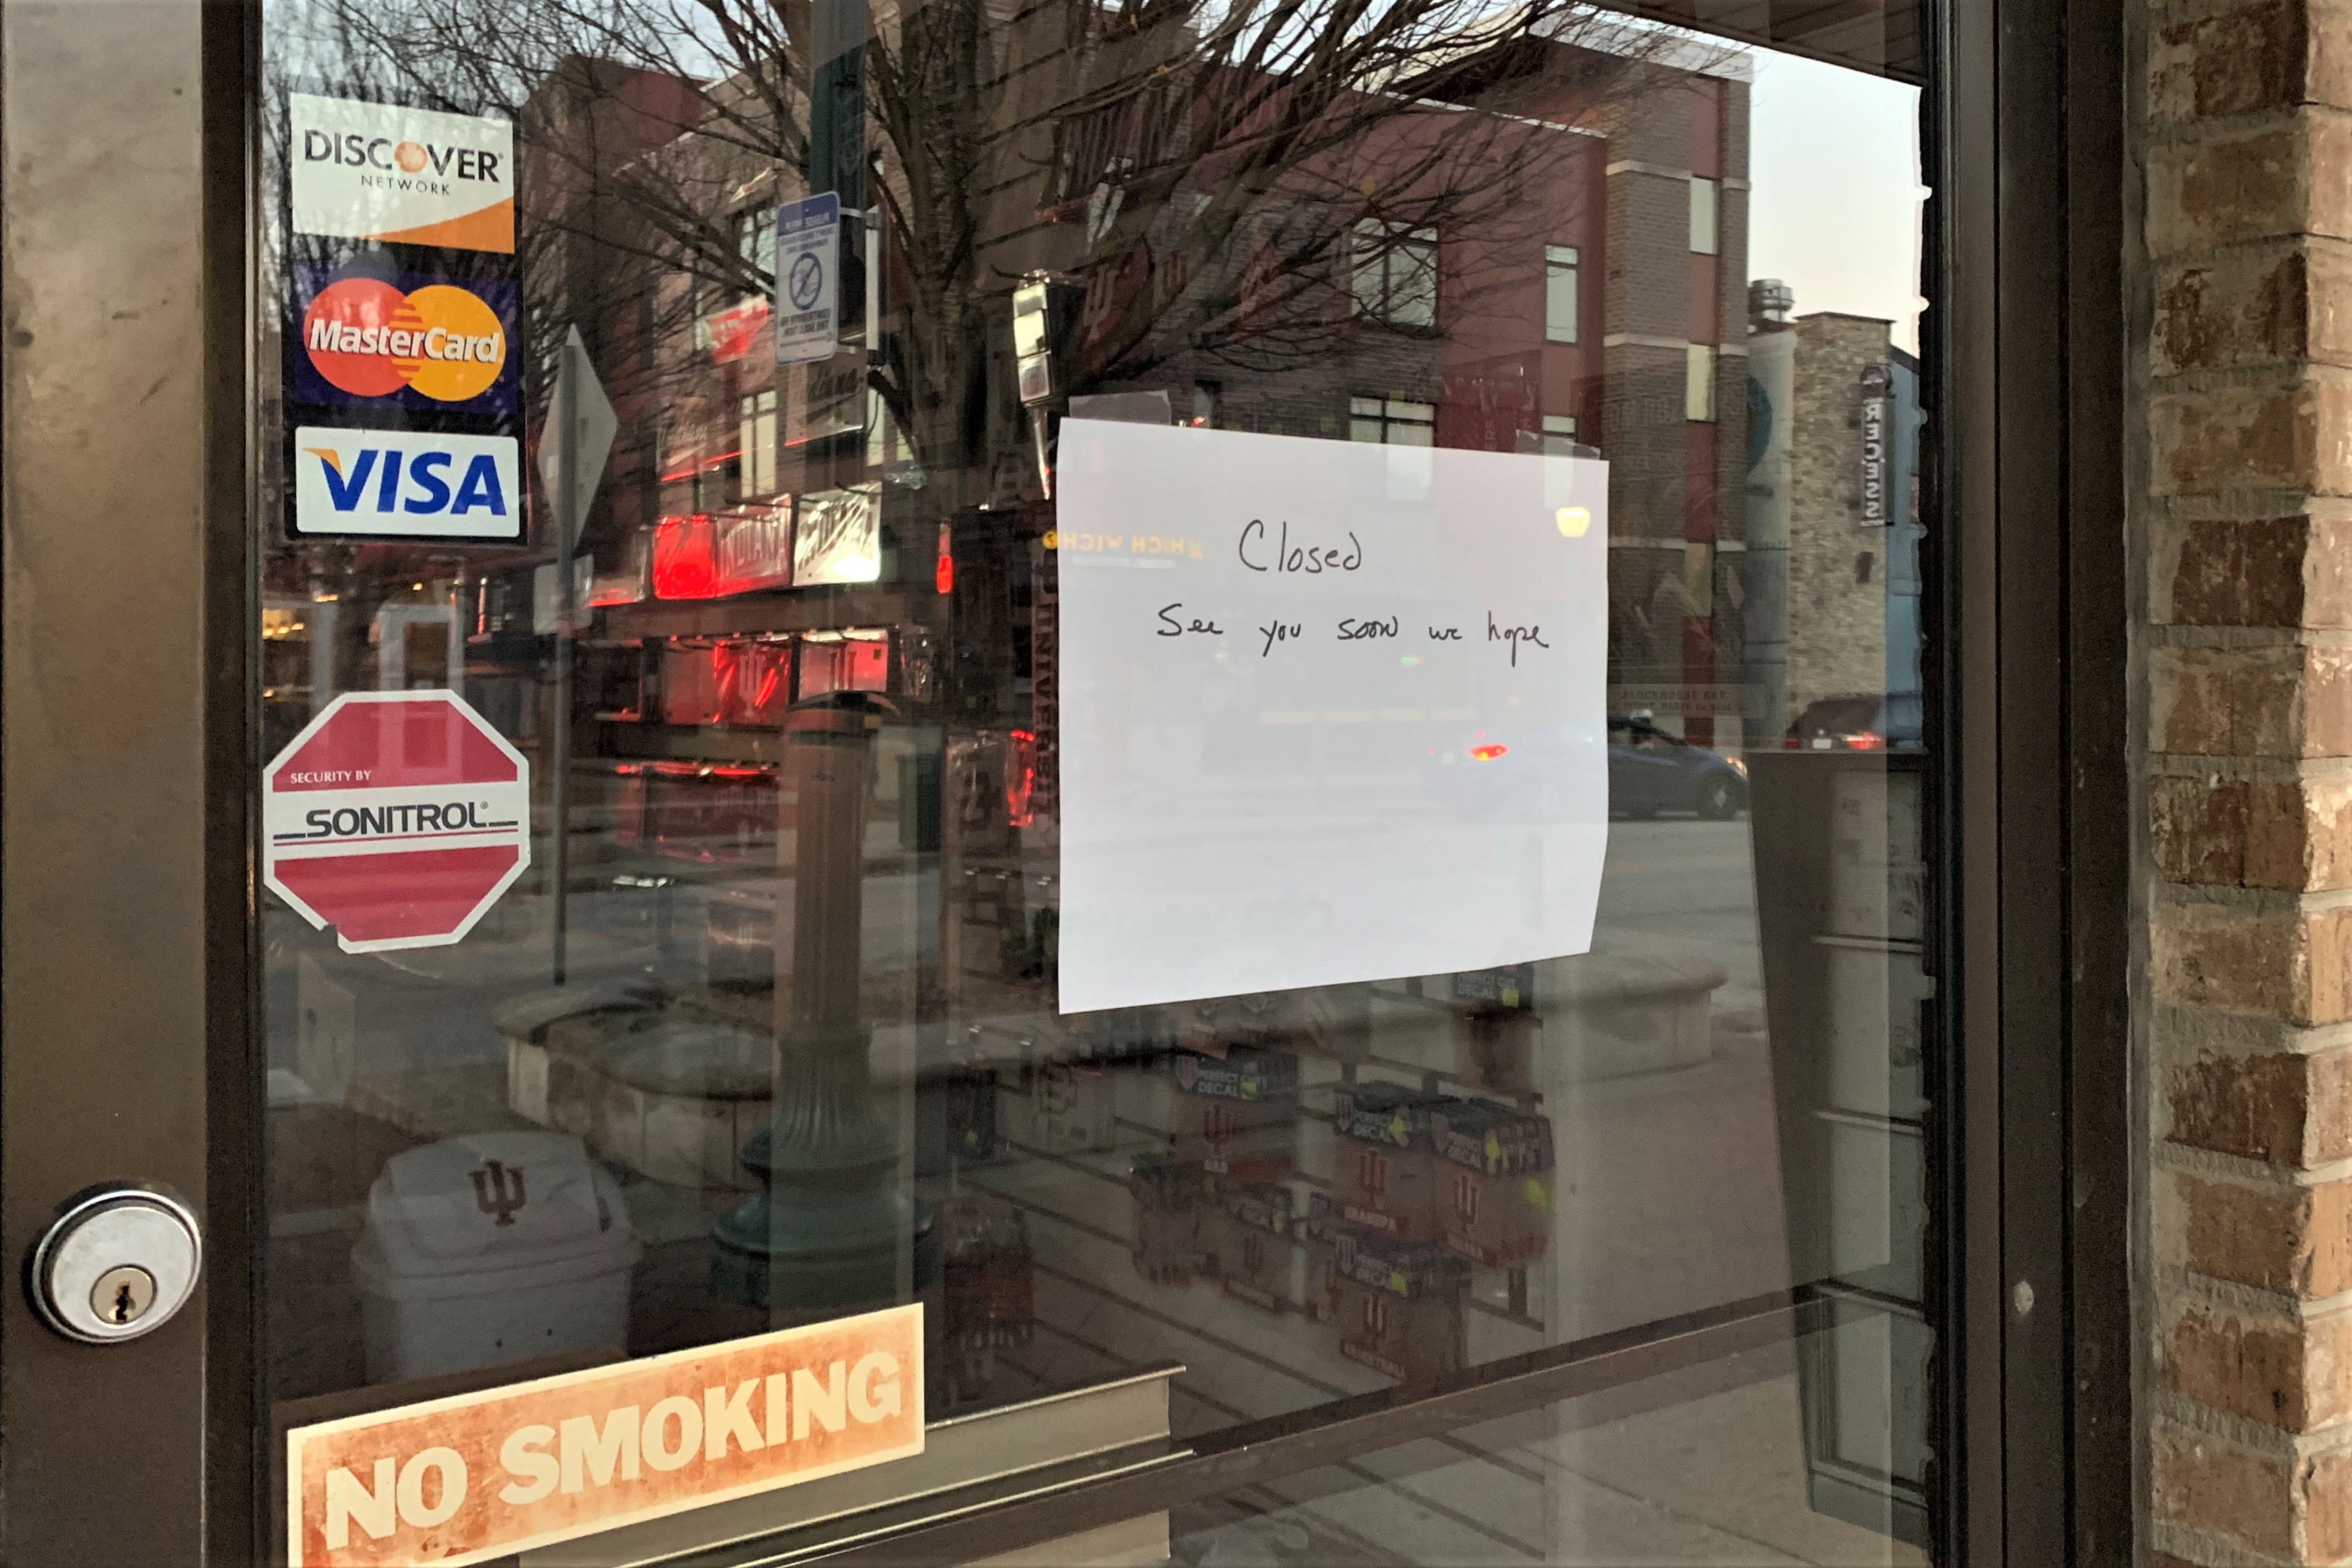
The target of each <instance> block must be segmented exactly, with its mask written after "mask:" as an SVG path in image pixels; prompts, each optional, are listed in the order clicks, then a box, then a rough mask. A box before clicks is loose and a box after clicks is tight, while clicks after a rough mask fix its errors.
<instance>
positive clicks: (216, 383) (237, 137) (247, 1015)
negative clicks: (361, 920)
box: [202, 0, 275, 1563]
mask: <svg viewBox="0 0 2352 1568" xmlns="http://www.w3.org/2000/svg"><path fill="white" fill-rule="evenodd" d="M203 11H204V43H203V49H204V62H205V64H204V86H203V92H204V105H203V110H204V133H205V148H204V178H205V214H204V225H205V256H204V267H205V319H206V336H207V340H208V341H209V343H210V344H211V345H212V347H211V349H210V351H208V352H207V354H206V356H205V362H206V376H207V382H208V394H207V400H206V408H205V426H206V434H205V448H206V453H205V463H206V466H205V496H206V510H207V516H206V518H205V580H204V583H203V587H202V593H203V596H204V615H205V653H206V655H207V656H206V664H207V678H206V682H205V786H206V787H205V797H206V802H207V815H208V818H209V821H208V822H207V824H206V830H205V831H206V837H207V844H206V852H205V861H206V867H207V870H206V873H205V950H206V967H207V969H208V971H209V973H210V977H211V978H210V989H209V993H208V994H209V999H208V1003H207V1006H206V1008H205V1033H206V1040H205V1063H206V1067H207V1077H208V1082H207V1084H206V1090H205V1106H206V1115H205V1124H206V1132H207V1140H208V1141H207V1159H206V1162H205V1163H206V1175H205V1210H206V1213H207V1215H208V1217H209V1222H210V1225H211V1228H212V1253H213V1258H212V1268H213V1270H214V1272H213V1283H212V1300H213V1301H214V1302H215V1310H214V1312H213V1313H212V1316H211V1318H210V1319H209V1320H208V1322H207V1324H206V1329H207V1333H206V1335H205V1554H206V1560H207V1561H209V1562H215V1563H247V1562H256V1563H257V1562H261V1561H264V1560H265V1559H266V1552H267V1546H268V1530H269V1522H270V1519H271V1510H270V1507H269V1499H270V1495H271V1485H270V1474H271V1471H270V1460H271V1455H270V1441H269V1439H270V1437H271V1435H272V1433H273V1432H274V1430H275V1428H274V1427H273V1426H272V1424H271V1423H270V1421H269V1420H268V1370H267V1360H266V1357H267V1355H268V1345H267V1344H266V1343H264V1340H263V1335H264V1333H266V1332H267V1331H266V1325H267V1324H268V1321H269V1307H268V1261H269V1259H268V1251H269V1241H268V1238H269V1221H268V1214H267V1212H266V1198H267V1194H268V1184H267V1181H266V1179H265V1176H264V1172H265V1170H266V1168H267V1162H268V1156H269V1124H268V1095H267V1092H266V1088H265V1085H266V1083H267V1082H268V1071H267V1062H266V1060H265V1058H266V1046H265V1044H264V1041H263V1037H262V1027H261V1026H262V1020H263V1019H264V1018H265V1016H266V1011H265V1007H264V1003H263V1000H262V976H261V956H260V952H259V944H260V930H261V925H260V911H259V908H258V906H257V902H256V889H257V885H258V879H257V874H256V868H255V864H254V859H255V856H254V848H253V846H254V845H255V843H256V842H257V833H256V826H257V824H256V822H255V820H254V813H255V808H256V805H257V802H256V800H255V794H256V786H257V781H258V780H259V779H260V777H261V758H260V754H259V747H260V744H261V683H260V674H259V669H258V664H259V661H258V660H257V658H256V657H255V656H254V650H255V644H256V642H257V637H258V629H259V627H260V624H261V614H260V572H259V565H258V560H257V544H256V530H255V528H253V526H252V519H253V518H255V517H258V516H259V507H260V483H261V478H260V471H259V466H258V465H257V464H255V463H254V462H253V461H252V460H251V457H252V450H251V440H252V432H253V428H254V423H253V422H254V419H255V416H256V411H257V408H258V407H259V403H258V396H259V390H258V389H259V368H258V366H257V363H256V356H257V353H258V351H259V345H260V333H259V331H258V330H257V328H258V323H259V320H260V316H259V311H260V309H261V304H260V299H259V289H260V277H259V267H258V257H259V246H258V245H257V242H256V234H257V224H258V214H257V212H256V210H255V202H256V197H257V184H256V181H255V179H254V171H255V169H256V167H257V163H258V158H257V150H258V148H259V146H260V137H261V131H260V115H261V109H262V104H261V93H260V81H261V68H260V66H261V0H205V5H204V7H203Z"/></svg>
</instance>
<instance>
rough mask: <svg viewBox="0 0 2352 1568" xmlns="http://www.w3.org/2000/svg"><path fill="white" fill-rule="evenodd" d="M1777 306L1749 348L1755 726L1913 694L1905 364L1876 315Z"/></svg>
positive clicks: (1915, 538)
mask: <svg viewBox="0 0 2352 1568" xmlns="http://www.w3.org/2000/svg"><path fill="white" fill-rule="evenodd" d="M1779 287H1780V286H1779V285H1777V284H1771V283H1766V284H1760V285H1759V290H1763V289H1777V288H1779ZM1786 303H1787V296H1786V294H1785V293H1782V294H1780V295H1779V296H1778V298H1775V299H1774V300H1772V301H1770V302H1769V304H1770V306H1771V307H1772V308H1770V309H1769V311H1768V312H1767V313H1766V319H1759V321H1758V322H1757V324H1756V335H1755V337H1754V338H1753V339H1752V340H1751V354H1750V361H1751V363H1752V365H1753V366H1754V371H1755V377H1756V385H1755V387H1754V389H1753V392H1752V395H1753V396H1754V397H1756V398H1757V399H1759V404H1758V411H1757V419H1758V430H1759V434H1760V435H1761V436H1762V437H1763V439H1762V441H1761V442H1760V443H1759V448H1758V450H1757V451H1756V452H1755V454H1754V458H1755V464H1754V468H1753V471H1752V472H1751V474H1750V476H1749V486H1748V535H1749V542H1750V544H1751V545H1752V546H1753V547H1754V553H1753V555H1752V556H1751V557H1750V558H1749V560H1748V567H1749V573H1748V590H1749V592H1750V596H1751V603H1752V606H1753V616H1752V619H1751V626H1752V629H1753V631H1754V632H1755V633H1756V635H1755V639H1754V641H1753V643H1751V646H1750V653H1751V657H1750V660H1749V663H1748V670H1747V678H1748V684H1749V686H1750V695H1751V698H1752V699H1753V702H1752V706H1751V709H1750V720H1751V722H1752V723H1753V724H1755V725H1757V726H1758V727H1761V728H1762V729H1763V730H1764V731H1765V732H1766V733H1768V734H1777V733H1780V731H1781V730H1783V729H1785V727H1787V726H1788V725H1789V724H1790V721H1792V720H1793V719H1794V718H1795V717H1796V716H1798V715H1799V714H1801V713H1802V712H1803V711H1804V709H1805V708H1806V706H1808V705H1810V704H1812V703H1814V702H1818V701H1820V700H1821V699H1822V698H1824V697H1833V696H1850V695H1877V694H1881V693H1893V694H1916V693H1917V692H1918V690H1919V657H1920V647H1921V641H1920V627H1919V620H1918V614H1919V564H1918V543H1919V538H1920V537H1921V533H1922V529H1921V528H1920V525H1919V520H1918V507H1917V495H1916V485H1915V483H1914V479H1913V476H1914V475H1915V474H1916V468H1917V461H1916V455H1917V433H1918V427H1919V423H1920V415H1919V401H1918V384H1919V381H1918V361H1916V360H1915V359H1913V358H1912V357H1911V356H1910V355H1908V354H1906V353H1905V352H1904V351H1903V350H1900V349H1897V348H1895V347H1894V346H1893V344H1892V343H1891V342H1890V341H1889V340H1888V329H1889V326H1890V323H1889V322H1887V321H1885V320H1882V319H1876V318H1872V317H1863V316H1846V315H1839V314H1836V313H1833V312H1826V311H1824V312H1820V313H1816V314H1814V315H1811V316H1805V317H1801V318H1799V319H1796V320H1795V321H1793V322H1792V321H1788V320H1783V319H1773V318H1777V317H1780V316H1782V315H1784V314H1785V307H1786Z"/></svg>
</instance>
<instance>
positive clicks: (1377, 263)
mask: <svg viewBox="0 0 2352 1568" xmlns="http://www.w3.org/2000/svg"><path fill="white" fill-rule="evenodd" d="M1355 269H1356V314H1357V315H1359V316H1360V317H1362V318H1364V319H1366V320H1368V321H1381V322H1385V323H1386V324H1387V325H1389V326H1391V327H1434V326H1436V325H1437V231H1436V230H1435V229H1415V228H1406V227H1403V226H1402V225H1395V224H1384V223H1381V222H1379V221H1378V220H1376V219H1367V220H1365V221H1364V222H1362V223H1360V224H1358V225H1356V247H1355Z"/></svg>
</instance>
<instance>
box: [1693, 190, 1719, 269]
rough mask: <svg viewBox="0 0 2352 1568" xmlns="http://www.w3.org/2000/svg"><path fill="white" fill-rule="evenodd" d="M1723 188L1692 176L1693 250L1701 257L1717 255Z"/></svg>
mask: <svg viewBox="0 0 2352 1568" xmlns="http://www.w3.org/2000/svg"><path fill="white" fill-rule="evenodd" d="M1721 191H1722V187H1721V186H1720V185H1717V183H1715V182H1714V181H1712V180H1702V179H1700V178H1699V177H1698V176H1697V175H1696V174H1694V175H1692V176H1691V183H1690V193H1691V249H1692V251H1693V252H1695V253H1696V254H1697V255H1699V256H1713V255H1714V254H1715V253H1716V237H1715V235H1716V205H1717V203H1718V202H1720V201H1721V200H1722V196H1721V194H1720V193H1721Z"/></svg>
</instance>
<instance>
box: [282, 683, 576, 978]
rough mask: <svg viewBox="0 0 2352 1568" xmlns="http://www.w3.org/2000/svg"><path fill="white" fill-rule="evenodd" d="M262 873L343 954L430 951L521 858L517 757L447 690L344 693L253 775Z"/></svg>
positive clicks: (524, 803)
mask: <svg viewBox="0 0 2352 1568" xmlns="http://www.w3.org/2000/svg"><path fill="white" fill-rule="evenodd" d="M261 823H262V854H261V862H262V877H263V880H264V881H265V882H267V883H268V885H269V888H270V891H272V892H273V893H275V894H278V896H279V897H280V898H283V899H284V900H286V902H287V903H289V904H292V905H293V906H294V907H295V908H296V909H298V910H299V911H300V912H301V914H302V915H303V917H304V918H305V919H307V920H309V921H310V924H311V925H316V926H327V925H332V926H333V927H334V928H335V940H336V941H337V942H339V943H341V946H342V948H343V950H344V951H345V952H347V953H373V952H379V951H382V950H384V949H386V948H394V947H437V946H445V945H446V944H448V943H451V942H455V941H457V940H458V939H459V938H460V937H462V936H465V935H466V933H467V931H469V930H471V929H473V925H474V923H475V922H476V921H478V920H479V919H480V918H481V917H482V915H483V914H484V913H485V912H486V911H488V909H489V907H490V905H491V904H496V903H497V902H498V901H499V895H500V894H503V893H505V892H506V890H507V889H508V888H509V887H511V886H513V885H514V882H515V879H516V878H517V877H519V876H520V875H521V874H522V873H523V869H524V868H525V867H526V866H528V865H530V763H529V762H527V761H525V760H524V759H523V756H522V753H520V752H519V751H517V750H516V749H515V748H514V747H512V746H510V745H509V744H508V743H507V739H506V737H504V736H502V735H500V734H499V732H498V731H497V730H495V729H492V728H491V727H490V726H489V724H488V721H487V720H485V719H484V718H483V717H482V716H481V715H479V714H478V713H476V712H475V711H474V710H473V709H472V708H471V707H469V706H467V704H466V701H465V699H464V698H462V697H460V696H459V695H457V693H455V692H346V693H344V694H343V695H341V696H339V697H337V698H336V699H335V700H334V701H333V702H331V703H330V704H328V705H327V709H326V711H325V712H323V713H321V714H320V715H319V716H318V717H316V718H314V719H312V720H311V721H310V725H309V726H308V727H306V728H304V730H303V731H302V733H301V734H299V735H298V736H296V737H294V739H293V742H292V743H291V744H290V745H289V746H288V747H286V749H285V750H283V751H281V752H279V753H278V757H277V759H276V760H274V761H272V762H271V763H270V764H269V766H268V768H266V769H265V770H264V771H263V773H262V784H261Z"/></svg>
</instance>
